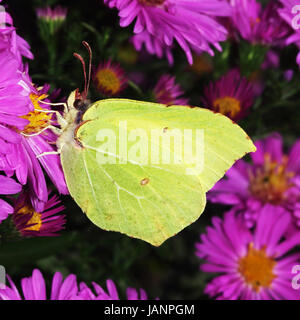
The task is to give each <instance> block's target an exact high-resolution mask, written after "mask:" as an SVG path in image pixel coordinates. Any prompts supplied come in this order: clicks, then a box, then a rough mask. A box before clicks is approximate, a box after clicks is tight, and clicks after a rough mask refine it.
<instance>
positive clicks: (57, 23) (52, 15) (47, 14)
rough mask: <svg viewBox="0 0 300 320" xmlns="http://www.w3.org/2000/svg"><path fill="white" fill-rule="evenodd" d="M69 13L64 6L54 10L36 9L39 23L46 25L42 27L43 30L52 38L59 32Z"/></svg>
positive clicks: (48, 8)
mask: <svg viewBox="0 0 300 320" xmlns="http://www.w3.org/2000/svg"><path fill="white" fill-rule="evenodd" d="M67 13H68V9H67V8H65V7H62V6H56V7H54V8H53V9H52V8H51V7H45V8H37V9H36V14H37V17H38V19H39V23H41V24H44V25H45V26H42V30H44V31H46V30H47V31H48V32H49V33H50V35H52V36H53V34H54V33H56V32H57V31H58V30H59V28H60V27H61V25H62V24H63V22H64V21H65V20H66V17H67Z"/></svg>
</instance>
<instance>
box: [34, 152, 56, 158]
mask: <svg viewBox="0 0 300 320" xmlns="http://www.w3.org/2000/svg"><path fill="white" fill-rule="evenodd" d="M54 154H60V152H59V151H47V152H43V153H41V154H38V155H37V156H36V158H37V159H38V158H41V157H44V156H49V155H54Z"/></svg>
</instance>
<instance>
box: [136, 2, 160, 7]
mask: <svg viewBox="0 0 300 320" xmlns="http://www.w3.org/2000/svg"><path fill="white" fill-rule="evenodd" d="M138 1H139V3H140V4H144V5H146V6H150V7H156V6H160V5H162V4H163V3H164V2H165V0H138Z"/></svg>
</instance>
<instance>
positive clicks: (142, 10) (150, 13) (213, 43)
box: [104, 0, 231, 64]
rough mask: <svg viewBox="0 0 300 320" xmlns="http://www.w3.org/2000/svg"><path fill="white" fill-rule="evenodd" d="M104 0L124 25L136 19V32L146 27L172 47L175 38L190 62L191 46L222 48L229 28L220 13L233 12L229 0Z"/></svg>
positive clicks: (227, 14) (202, 48)
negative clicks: (221, 19)
mask: <svg viewBox="0 0 300 320" xmlns="http://www.w3.org/2000/svg"><path fill="white" fill-rule="evenodd" d="M104 3H106V4H108V6H109V7H110V8H112V7H116V8H117V9H118V10H119V16H120V25H121V27H127V26H128V25H130V24H131V23H132V22H133V21H134V20H135V23H134V33H135V34H139V33H141V32H144V31H146V32H147V33H149V34H150V35H151V36H153V37H154V38H157V39H158V40H159V41H155V45H156V46H159V45H161V44H165V45H167V46H169V47H170V46H171V45H172V44H173V42H174V40H175V41H176V42H177V43H178V44H179V45H180V47H181V48H182V49H183V50H184V52H185V53H186V56H187V59H188V62H189V63H190V64H192V62H193V58H192V52H191V48H195V49H196V50H197V51H207V52H208V53H210V54H211V55H213V50H212V47H215V48H217V49H218V50H221V47H220V44H219V42H220V41H224V40H226V37H227V30H226V29H225V28H224V27H223V26H222V25H221V24H220V23H219V22H218V21H217V17H226V16H230V15H231V8H230V6H229V4H228V3H227V1H218V0H209V1H208V0H198V1H193V0H154V1H153V0H104ZM155 51H156V52H158V51H159V49H158V48H156V49H155Z"/></svg>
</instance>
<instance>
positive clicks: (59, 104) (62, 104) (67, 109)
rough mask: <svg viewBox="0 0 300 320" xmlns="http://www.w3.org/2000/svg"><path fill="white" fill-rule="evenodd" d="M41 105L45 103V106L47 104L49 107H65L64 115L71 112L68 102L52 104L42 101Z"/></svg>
mask: <svg viewBox="0 0 300 320" xmlns="http://www.w3.org/2000/svg"><path fill="white" fill-rule="evenodd" d="M40 103H44V104H46V105H48V106H63V107H64V114H66V113H68V112H69V106H68V104H67V103H66V102H60V103H52V102H45V101H40ZM49 111H55V110H49ZM57 112H58V111H57Z"/></svg>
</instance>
